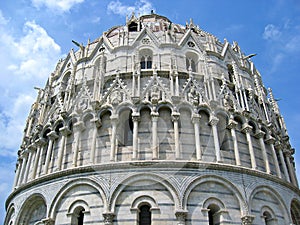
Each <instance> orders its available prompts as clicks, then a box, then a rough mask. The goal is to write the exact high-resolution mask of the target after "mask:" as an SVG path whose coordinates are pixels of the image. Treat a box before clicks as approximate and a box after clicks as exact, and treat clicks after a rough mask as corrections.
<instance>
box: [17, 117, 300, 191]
mask: <svg viewBox="0 0 300 225" xmlns="http://www.w3.org/2000/svg"><path fill="white" fill-rule="evenodd" d="M150 116H151V121H149V122H150V123H151V136H152V139H151V150H152V159H153V160H157V159H160V151H159V137H158V119H159V117H160V115H159V112H151V114H150ZM170 116H171V118H172V122H173V132H174V133H173V138H174V140H173V141H174V155H175V159H178V160H181V159H182V158H181V153H182V152H181V151H184V150H185V149H184V148H183V149H182V150H181V148H180V138H179V137H180V127H179V120H180V113H179V112H172V113H171V115H170ZM131 117H132V121H133V129H132V132H133V134H132V136H133V141H132V156H131V160H139V141H138V138H139V136H138V132H139V122H140V113H139V112H133V113H132V114H131ZM200 118H201V115H200V114H198V113H193V115H192V116H191V122H192V124H193V133H194V141H195V143H194V144H195V155H196V160H197V161H201V160H202V158H203V149H202V145H201V138H200V137H201V132H200V127H201V126H203V124H200ZM91 121H92V122H94V123H95V124H96V125H95V126H94V128H93V129H94V130H93V132H92V138H91V146H90V150H89V151H90V159H89V164H91V165H93V164H95V163H96V161H95V156H96V154H97V152H96V151H97V147H96V146H97V135H98V133H97V130H98V128H99V126H100V125H101V121H99V119H92V120H91ZM110 121H111V133H110V143H111V144H110V152H109V160H110V161H112V162H114V161H117V157H116V155H117V147H118V143H117V126H118V123H119V118H118V115H117V114H112V115H111V116H110ZM218 122H219V119H218V117H217V116H215V115H210V117H209V121H208V124H209V125H210V126H211V131H212V133H211V134H212V137H213V144H214V154H215V163H224V162H223V161H222V156H221V149H220V143H219V137H218V126H217V125H218ZM237 124H238V123H237V122H236V121H235V120H234V119H233V118H230V119H229V120H228V123H227V129H228V130H230V134H231V140H232V144H233V152H234V161H235V165H236V166H242V163H241V156H240V150H239V141H238V137H237V134H236V129H237ZM83 130H84V122H83V121H79V122H76V123H75V124H73V131H71V130H69V128H68V127H67V126H63V127H61V128H59V133H60V134H61V135H60V136H61V138H60V140H59V141H60V142H59V145H58V153H57V159H56V162H55V165H56V171H60V170H62V169H63V168H62V162H63V157H64V156H65V154H66V153H65V152H66V140H67V137H68V135H70V134H71V133H72V132H73V135H74V141H73V144H72V168H75V167H77V166H78V154H79V151H82V150H81V149H80V140H81V132H82V131H83ZM241 131H242V132H243V133H244V134H245V136H246V141H247V146H248V151H249V155H250V162H251V169H254V170H257V162H256V156H255V153H254V149H253V143H252V139H253V138H257V139H258V141H259V146H260V150H261V151H262V157H263V161H264V168H265V171H264V172H266V173H267V174H272V173H276V174H274V175H276V176H278V177H279V178H283V177H282V174H281V169H280V166H279V164H281V167H282V171H283V174H284V179H286V180H287V181H288V182H291V183H292V184H294V185H295V186H298V184H297V179H296V176H295V171H294V168H293V165H292V163H291V162H290V157H291V153H290V151H289V150H285V151H284V150H283V149H282V148H283V146H282V145H281V144H279V143H275V139H274V138H273V137H271V136H270V135H266V134H265V132H263V131H261V130H258V131H256V133H255V134H254V135H251V131H252V126H250V125H249V124H248V123H246V122H245V123H244V124H243V125H242V128H241ZM265 136H267V139H264V137H265ZM58 138H59V135H58V134H57V132H56V131H54V130H52V131H50V132H48V133H47V139H48V141H46V139H45V138H43V137H40V138H38V139H37V140H36V141H34V142H33V143H32V144H30V145H29V146H28V148H27V149H26V150H25V151H23V152H22V154H21V156H20V157H19V159H18V162H17V169H16V176H15V181H14V187H15V188H16V187H18V186H20V185H22V184H24V183H26V182H28V181H30V180H34V179H36V178H37V177H38V176H41V175H47V174H49V173H50V171H49V166H50V161H51V160H54V159H53V155H52V154H53V148H54V143H55V142H56V141H57V140H58ZM47 142H48V143H47ZM266 144H267V145H269V146H270V149H271V155H272V160H273V162H274V167H275V171H271V168H270V161H269V158H268V157H269V156H268V154H267V150H266ZM276 151H277V152H278V156H279V159H278V156H277V154H276ZM44 152H45V153H46V154H44V159H43V157H42V154H43V153H44ZM43 161H44V162H43ZM87 164H88V163H87ZM53 172H55V171H53Z"/></svg>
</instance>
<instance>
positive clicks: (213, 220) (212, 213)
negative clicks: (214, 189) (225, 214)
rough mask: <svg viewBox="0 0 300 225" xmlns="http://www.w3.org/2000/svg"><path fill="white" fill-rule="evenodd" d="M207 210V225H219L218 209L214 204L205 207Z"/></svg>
mask: <svg viewBox="0 0 300 225" xmlns="http://www.w3.org/2000/svg"><path fill="white" fill-rule="evenodd" d="M207 208H208V209H209V211H208V224H209V225H217V224H219V223H220V218H219V216H218V215H217V212H219V210H220V207H219V206H218V205H216V204H211V205H209V206H208V207H207Z"/></svg>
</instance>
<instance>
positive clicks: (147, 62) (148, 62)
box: [141, 55, 152, 69]
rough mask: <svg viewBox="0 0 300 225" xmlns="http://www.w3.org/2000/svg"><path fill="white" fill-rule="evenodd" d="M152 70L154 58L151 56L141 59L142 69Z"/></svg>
mask: <svg viewBox="0 0 300 225" xmlns="http://www.w3.org/2000/svg"><path fill="white" fill-rule="evenodd" d="M151 68H152V58H151V56H148V55H144V56H142V57H141V69H151Z"/></svg>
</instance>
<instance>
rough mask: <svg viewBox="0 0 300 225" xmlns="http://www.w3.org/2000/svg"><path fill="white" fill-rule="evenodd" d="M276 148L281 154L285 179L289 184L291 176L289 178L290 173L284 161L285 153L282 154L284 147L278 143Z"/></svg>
mask: <svg viewBox="0 0 300 225" xmlns="http://www.w3.org/2000/svg"><path fill="white" fill-rule="evenodd" d="M275 148H277V150H278V153H279V159H280V162H281V165H282V167H283V173H284V176H285V179H286V180H287V181H288V182H291V180H290V176H289V173H288V170H287V167H286V163H285V160H284V156H283V152H282V145H281V144H280V143H279V142H277V143H276V146H275Z"/></svg>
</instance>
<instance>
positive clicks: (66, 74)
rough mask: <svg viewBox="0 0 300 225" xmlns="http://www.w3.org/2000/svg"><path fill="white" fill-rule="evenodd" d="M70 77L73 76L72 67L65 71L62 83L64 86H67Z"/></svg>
mask: <svg viewBox="0 0 300 225" xmlns="http://www.w3.org/2000/svg"><path fill="white" fill-rule="evenodd" d="M70 77H71V69H68V70H67V71H65V72H64V74H63V75H62V78H61V84H62V85H63V86H64V88H66V86H67V84H68V82H69V79H70Z"/></svg>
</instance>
